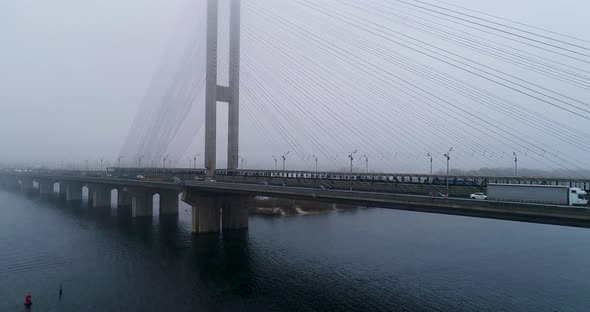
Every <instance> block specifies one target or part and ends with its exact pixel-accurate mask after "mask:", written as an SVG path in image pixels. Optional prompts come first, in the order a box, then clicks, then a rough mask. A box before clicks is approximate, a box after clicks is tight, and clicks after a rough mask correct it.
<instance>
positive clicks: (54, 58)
mask: <svg viewBox="0 0 590 312" xmlns="http://www.w3.org/2000/svg"><path fill="white" fill-rule="evenodd" d="M449 1H450V3H453V4H456V5H459V6H464V7H468V8H470V9H473V10H477V11H483V12H486V13H489V14H492V15H496V16H500V17H502V18H507V19H512V20H515V21H518V22H522V23H526V24H530V25H534V26H537V27H541V28H543V29H548V30H551V31H552V32H557V33H563V34H567V35H570V36H573V37H577V38H581V39H589V40H590V27H589V26H590V25H589V23H590V22H589V21H588V19H587V12H588V10H589V9H590V4H588V3H584V2H583V1H574V0H567V1H560V2H548V1H545V2H542V3H539V1H532V0H525V1H508V0H499V1H493V2H490V1H477V2H474V1H466V0H449ZM222 2H223V1H222ZM242 2H243V4H242V56H241V66H242V67H241V71H240V74H241V77H240V78H241V85H240V87H241V120H240V122H241V125H240V126H241V127H240V130H241V136H240V157H241V158H242V159H243V163H244V164H245V166H246V167H255V168H273V167H274V164H275V163H274V160H273V155H274V156H275V157H277V158H279V157H280V156H281V155H283V154H285V153H289V154H288V156H287V167H288V168H299V169H311V168H313V166H314V165H315V164H314V159H315V157H317V158H318V160H319V167H320V169H321V170H338V169H342V168H347V165H348V162H349V159H348V154H350V153H351V152H352V151H354V150H358V153H357V154H356V155H355V157H354V158H355V160H354V166H355V168H357V170H361V169H364V168H365V161H366V158H368V159H369V167H370V170H372V171H400V172H415V171H419V172H426V171H428V170H429V159H428V157H427V156H426V155H427V153H430V154H431V155H433V158H434V170H435V171H436V170H441V169H443V168H444V166H445V158H444V156H443V154H444V153H445V152H447V151H448V149H449V148H450V147H453V152H452V155H453V157H452V161H453V167H455V168H461V169H466V170H467V169H477V168H482V167H493V168H501V167H511V166H512V164H513V152H517V154H518V155H519V162H520V166H522V167H523V168H531V169H543V170H565V171H564V172H570V174H571V175H572V174H573V173H575V172H580V171H581V170H583V169H589V166H588V161H587V160H588V159H590V158H589V157H588V156H589V153H588V149H590V145H589V144H588V142H590V141H589V140H590V123H589V120H588V119H585V118H583V116H587V114H586V115H584V114H583V113H581V114H579V115H576V113H574V114H572V113H570V112H567V111H564V110H563V109H559V108H556V107H555V106H552V105H547V103H543V102H540V101H537V100H535V99H531V98H530V97H527V96H523V94H521V93H517V92H513V90H509V89H507V88H504V87H502V86H500V85H498V84H495V83H491V82H490V81H485V80H484V79H477V77H476V78H474V77H473V76H470V75H469V74H468V73H466V72H465V71H461V70H458V69H457V68H456V67H452V66H445V65H444V64H443V65H441V64H440V63H439V62H437V61H436V60H433V59H432V58H431V57H428V56H425V55H421V54H420V53H417V52H416V50H413V49H411V48H409V47H402V46H400V45H399V44H394V43H392V42H391V41H387V40H385V39H384V37H383V35H382V34H379V33H375V32H369V31H367V29H366V28H365V29H361V28H360V27H355V26H354V25H352V26H351V25H348V24H347V23H345V22H343V21H342V20H339V18H343V19H345V18H347V19H348V18H350V17H359V19H358V21H359V22H358V24H357V25H361V24H362V25H365V26H366V25H369V26H371V25H373V24H366V23H365V19H363V18H367V19H366V20H370V21H372V22H374V23H376V24H378V25H382V26H383V27H387V29H388V30H387V32H388V36H389V35H391V36H393V35H394V33H393V32H394V31H401V32H403V34H407V35H408V36H411V37H412V38H416V39H419V40H423V41H424V42H426V43H428V44H432V45H433V46H435V47H440V48H443V49H448V50H449V51H453V52H454V53H457V54H458V55H461V56H464V57H465V58H468V59H471V60H476V61H479V62H481V63H483V64H486V65H488V66H490V67H491V68H493V69H498V70H502V71H503V72H506V73H509V74H511V75H516V76H518V77H522V78H523V79H524V80H527V81H531V82H533V83H535V84H536V85H539V86H541V87H543V88H548V89H551V90H554V91H556V92H560V93H561V94H563V95H565V96H566V97H560V98H559V99H561V100H562V102H568V103H577V105H578V106H579V107H582V108H587V107H588V104H587V103H589V102H590V93H589V92H588V90H589V89H588V88H580V87H576V86H572V85H571V84H570V83H564V82H560V81H555V80H554V79H551V78H547V77H544V76H542V75H538V74H537V73H533V72H530V71H527V70H524V69H522V68H519V67H518V66H514V64H512V65H510V64H506V63H503V62H499V61H497V60H494V59H493V58H491V57H488V56H481V55H480V54H478V53H477V52H474V51H471V50H468V49H465V48H458V47H457V46H455V45H454V44H453V43H450V42H448V41H447V40H442V39H433V38H432V37H430V36H429V35H427V34H425V33H423V32H421V31H419V30H417V29H410V28H407V29H406V28H400V27H401V26H400V25H401V24H396V23H395V22H393V21H392V20H389V15H388V14H389V13H388V12H390V11H386V10H384V11H383V12H384V13H383V15H378V14H376V13H375V12H374V11H372V10H371V5H374V6H375V7H380V6H383V7H387V6H388V5H390V4H391V5H393V4H394V2H395V1H391V2H388V1H380V0H374V1H373V0H372V1H367V2H366V3H367V10H366V11H363V10H361V9H358V10H357V9H355V8H357V4H358V1H352V0H342V1H337V0H322V1H317V2H316V4H317V7H316V6H315V5H316V4H309V3H308V2H306V1H267V0H243V1H242ZM416 3H420V2H416ZM429 3H434V4H437V5H447V4H445V3H442V2H435V1H429ZM398 4H399V3H398ZM204 8H205V2H204V1H202V0H193V1H188V0H172V1H157V0H142V1H139V0H130V1H123V2H121V1H117V2H115V1H110V0H104V1H101V2H93V1H66V0H56V1H51V2H40V1H12V2H8V3H4V4H3V5H2V9H1V10H0V19H1V21H2V22H1V23H2V26H3V27H1V28H0V38H2V49H0V68H1V69H2V70H1V71H0V90H1V92H0V103H1V104H0V107H1V111H0V147H1V151H2V152H1V153H0V163H4V164H17V165H35V166H40V165H44V166H53V167H60V166H62V162H63V166H64V167H67V166H74V167H75V166H78V167H80V166H82V164H83V163H84V162H85V161H86V160H88V161H89V162H90V163H91V165H92V166H97V164H98V162H99V161H100V160H101V159H102V160H104V163H105V166H106V165H114V164H115V161H116V159H117V157H119V156H122V157H123V158H122V160H123V165H127V166H135V165H137V160H138V157H142V156H143V158H142V159H143V161H144V165H148V164H149V165H152V164H153V165H160V164H161V163H162V160H163V157H165V156H166V155H168V157H169V159H171V160H172V165H174V166H184V167H187V166H189V164H190V161H191V160H192V159H193V157H196V156H197V155H199V154H200V155H199V156H198V165H199V166H202V162H203V154H204V153H203V138H204V129H203V125H204V119H203V112H204V101H203V98H204V97H203V96H204V91H203V90H204V89H199V85H200V84H201V83H202V80H203V78H204V72H203V70H202V64H203V62H204V58H203V56H204V44H205V42H204V17H205V12H204ZM224 8H225V4H223V3H222V5H221V11H222V13H221V15H220V24H221V25H222V26H220V33H221V35H220V51H219V54H220V57H219V72H220V75H219V76H220V77H219V84H224V83H227V79H228V78H227V73H224V71H227V66H228V65H227V41H224V40H227V39H224V38H223V37H224V36H226V34H227V30H226V28H227V27H226V26H223V25H226V23H227V16H226V15H224V10H225V9H224ZM324 8H330V9H329V10H326V11H323V10H324ZM396 10H399V11H395V12H399V13H400V14H402V15H403V16H404V18H410V19H411V18H415V17H417V16H421V15H420V14H422V13H418V12H417V11H416V12H414V11H410V10H408V9H403V8H399V7H396ZM391 12H394V11H391ZM391 16H393V15H391ZM400 16H401V15H400ZM351 20H352V21H353V22H354V19H351ZM400 21H402V22H404V23H405V22H407V21H408V20H400ZM512 25H515V24H512ZM332 26H333V28H332ZM453 26H454V27H457V25H453ZM515 26H518V24H516V25H515ZM367 27H368V26H367ZM371 27H372V26H371ZM375 27H377V26H375ZM518 27H520V26H518ZM375 29H377V28H375ZM527 29H529V30H531V31H534V32H537V33H543V34H548V33H547V32H541V31H537V30H535V29H530V28H527ZM465 30H466V31H469V32H471V31H470V30H468V29H465ZM314 36H315V37H314ZM396 36H398V35H397V34H396ZM551 36H553V35H552V34H551ZM556 37H557V36H556ZM388 38H391V37H388ZM484 38H491V39H493V40H496V41H497V42H500V43H503V44H506V45H510V44H512V43H511V42H509V41H505V40H502V39H498V38H496V37H493V36H490V37H484ZM558 38H561V39H563V40H564V41H567V42H575V43H576V44H580V45H582V46H584V47H588V46H590V43H587V42H582V41H580V40H574V39H569V38H568V37H562V36H559V37H558ZM465 44H468V43H467V42H465ZM328 45H334V47H335V48H331V49H328V48H327V46H328ZM492 45H493V46H497V45H496V44H492ZM337 47H340V48H341V49H342V50H338V48H337ZM497 47H498V48H502V49H505V47H501V46H497ZM519 48H522V51H525V53H535V55H537V56H540V57H543V58H548V59H551V60H554V61H559V62H561V63H563V64H565V65H568V66H572V67H574V66H580V68H579V71H578V72H577V73H579V74H580V75H586V74H587V73H588V72H590V66H588V64H589V63H588V62H587V61H590V58H586V57H585V56H580V57H581V58H582V59H583V60H585V61H586V62H578V61H572V60H571V59H568V58H561V57H559V56H556V55H555V54H553V53H549V52H542V51H538V50H534V51H532V50H527V49H526V47H519ZM380 49H381V50H380ZM506 49H507V48H506ZM391 51H396V52H399V53H400V55H399V56H396V57H398V58H397V61H396V60H394V59H392V58H389V57H390V55H391V56H392V57H393V56H394V55H393V54H389V52H391ZM576 51H581V52H582V53H584V54H585V53H586V52H588V51H586V50H585V49H578V50H576ZM381 52H382V53H381ZM386 52H387V53H386ZM348 53H350V55H349V54H348ZM526 55H529V54H526ZM358 56H361V58H360V59H359V60H358V62H357V61H352V60H353V59H354V57H358ZM405 56H408V57H411V58H412V59H413V60H414V61H416V62H417V63H416V64H421V65H424V66H430V67H431V68H434V69H438V70H440V71H441V72H442V73H444V74H447V75H450V76H451V77H454V78H457V79H460V80H457V81H456V82H457V83H458V85H459V86H465V83H466V82H468V83H471V84H473V85H474V86H475V87H477V88H481V89H482V90H485V91H487V92H490V93H491V94H493V95H496V96H498V97H501V98H504V99H507V100H509V101H513V102H514V103H517V104H518V105H520V106H519V107H522V108H524V109H527V110H529V111H532V112H536V113H538V114H540V115H542V116H543V117H544V118H546V119H545V121H551V122H547V123H544V124H542V127H544V128H546V130H547V131H548V132H547V133H545V132H543V129H539V127H538V126H539V120H531V119H526V118H525V119H524V120H523V119H519V116H517V115H515V114H516V113H518V111H517V112H513V113H511V114H512V115H514V116H512V115H510V116H508V115H506V114H503V113H502V112H501V111H498V110H497V109H496V108H490V107H489V106H486V105H484V104H482V103H478V102H477V98H479V95H477V94H475V93H473V94H475V98H470V97H469V95H470V94H471V93H470V94H467V95H460V94H457V93H456V91H454V90H451V89H449V87H448V86H446V85H444V84H437V83H434V82H433V81H432V80H430V79H428V77H424V76H420V75H418V74H416V72H413V70H412V68H410V67H404V66H406V65H405V64H408V63H407V62H409V59H405V58H403V57H405ZM578 56H579V55H578ZM396 62H399V63H396ZM583 66H585V67H583ZM309 68H314V72H310V71H309ZM363 68H366V69H367V71H363V70H362V69H363ZM380 70H383V72H380ZM418 72H423V70H420V71H418ZM193 73H194V74H193ZM398 74H399V75H401V76H392V75H398ZM408 79H412V81H413V83H415V84H419V85H420V86H423V88H428V89H429V90H431V92H432V94H431V95H427V97H428V98H429V99H430V100H428V101H427V100H426V97H421V98H412V96H413V94H414V93H421V96H425V91H422V92H417V91H416V89H415V88H414V89H412V90H413V91H409V90H410V89H403V88H404V87H406V86H408V85H409V83H410V82H409V80H408ZM187 90H188V91H187ZM191 90H192V91H191ZM421 90H425V89H421ZM536 90H543V89H540V88H536ZM173 91H174V92H173ZM189 91H191V93H190V94H191V95H190V99H189V100H187V99H186V96H180V95H179V96H176V97H175V96H170V95H166V94H179V93H182V92H189ZM447 96H448V97H447ZM569 98H573V99H576V100H579V102H575V101H571V100H569ZM544 99H545V100H546V101H548V102H552V103H558V102H556V101H554V100H552V99H550V98H544ZM430 101H432V102H430ZM445 101H448V102H445ZM580 102H581V103H580ZM505 104H507V103H505ZM558 104H559V105H562V104H561V102H559V103H558ZM452 105H455V106H452ZM507 105H508V106H507V107H511V105H512V104H507ZM562 106H563V105H562ZM469 113H473V114H475V116H480V117H482V119H481V120H478V119H474V118H475V117H473V116H471V117H470V116H469V115H468V114H469ZM580 116H582V117H580ZM226 119H227V109H226V105H225V104H219V111H218V164H219V166H221V167H223V165H225V157H226V144H225V143H226V135H227V130H226V127H227V122H226ZM534 124H536V125H537V127H535V125H534ZM560 124H563V125H567V126H568V127H571V129H570V130H571V132H564V133H561V131H562V130H563V129H564V127H562V126H560ZM483 127H486V130H485V131H482V132H478V131H476V130H477V129H481V128H483ZM488 128H489V129H488ZM508 129H509V130H510V131H507V130H508ZM503 131H506V132H503ZM549 132H551V133H557V134H559V135H562V136H563V135H569V134H572V133H573V134H575V136H572V138H573V139H572V140H571V141H568V142H565V141H564V140H562V139H560V137H559V136H558V135H555V136H552V135H551V133H549ZM486 133H487V134H486ZM577 137H582V138H585V141H584V140H583V141H576V140H577V139H576V138H577ZM576 142H579V143H576ZM529 143H530V144H531V145H530V146H529V145H527V144H529ZM363 155H366V158H363ZM280 165H281V164H280V162H279V167H280Z"/></svg>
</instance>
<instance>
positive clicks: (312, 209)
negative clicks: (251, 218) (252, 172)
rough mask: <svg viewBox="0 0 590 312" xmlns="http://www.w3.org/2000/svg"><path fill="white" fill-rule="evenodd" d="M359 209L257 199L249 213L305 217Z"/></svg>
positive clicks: (274, 199) (328, 204) (266, 198)
mask: <svg viewBox="0 0 590 312" xmlns="http://www.w3.org/2000/svg"><path fill="white" fill-rule="evenodd" d="M357 208H359V206H357V205H342V204H332V203H323V202H314V201H306V200H292V199H281V198H270V197H255V198H254V199H253V200H252V203H251V205H250V209H249V212H250V214H253V215H264V216H305V215H316V214H323V213H330V212H335V211H340V210H349V209H357Z"/></svg>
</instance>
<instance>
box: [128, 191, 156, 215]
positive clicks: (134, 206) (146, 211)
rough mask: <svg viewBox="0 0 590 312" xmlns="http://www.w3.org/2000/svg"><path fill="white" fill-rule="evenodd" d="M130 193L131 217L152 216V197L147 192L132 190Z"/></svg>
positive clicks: (150, 193) (149, 192)
mask: <svg viewBox="0 0 590 312" xmlns="http://www.w3.org/2000/svg"><path fill="white" fill-rule="evenodd" d="M130 192H131V196H132V198H131V216H132V217H133V218H137V217H151V216H153V215H154V197H153V196H154V195H153V194H152V192H151V191H148V190H133V191H130Z"/></svg>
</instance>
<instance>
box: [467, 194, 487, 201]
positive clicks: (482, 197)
mask: <svg viewBox="0 0 590 312" xmlns="http://www.w3.org/2000/svg"><path fill="white" fill-rule="evenodd" d="M469 198H471V199H478V200H486V199H488V196H487V195H486V194H484V193H473V194H471V195H469Z"/></svg>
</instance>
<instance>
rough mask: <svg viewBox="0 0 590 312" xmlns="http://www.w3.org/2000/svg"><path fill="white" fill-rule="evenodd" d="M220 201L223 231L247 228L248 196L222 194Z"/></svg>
mask: <svg viewBox="0 0 590 312" xmlns="http://www.w3.org/2000/svg"><path fill="white" fill-rule="evenodd" d="M221 202H222V206H221V212H222V218H221V227H222V228H223V231H231V230H244V229H247V228H248V217H249V214H248V203H249V202H250V197H249V196H245V195H229V196H224V197H223V198H222V199H221Z"/></svg>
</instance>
